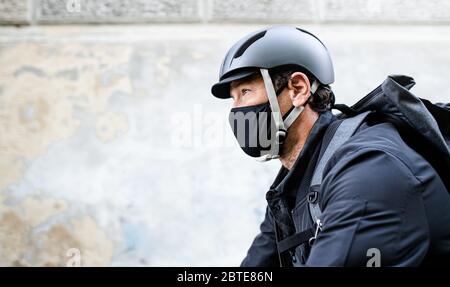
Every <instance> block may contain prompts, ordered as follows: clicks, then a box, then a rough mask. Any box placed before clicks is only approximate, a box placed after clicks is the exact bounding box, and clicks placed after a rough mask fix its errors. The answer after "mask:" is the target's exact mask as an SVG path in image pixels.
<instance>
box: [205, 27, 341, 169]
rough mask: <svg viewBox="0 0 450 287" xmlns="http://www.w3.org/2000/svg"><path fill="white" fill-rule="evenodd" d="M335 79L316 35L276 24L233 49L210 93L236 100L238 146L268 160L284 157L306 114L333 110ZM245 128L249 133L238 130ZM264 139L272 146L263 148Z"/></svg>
mask: <svg viewBox="0 0 450 287" xmlns="http://www.w3.org/2000/svg"><path fill="white" fill-rule="evenodd" d="M333 81H334V71H333V65H332V62H331V58H330V55H329V54H328V50H327V49H326V47H325V46H324V44H323V43H322V42H321V41H320V40H319V39H318V38H317V37H315V36H314V35H313V34H311V33H309V32H307V31H305V30H302V29H299V28H296V27H291V26H275V27H271V28H268V29H262V30H259V31H256V32H254V33H251V34H249V35H247V36H246V37H244V38H243V39H241V40H239V41H238V42H237V43H236V44H235V45H233V47H231V49H230V50H229V51H228V53H227V55H226V56H225V58H224V60H223V63H222V66H221V69H220V75H219V82H218V83H216V84H215V85H213V87H212V89H211V92H212V94H213V95H214V96H216V97H218V98H230V97H231V98H233V108H232V110H231V112H230V124H231V126H232V129H233V132H234V134H235V136H236V138H237V139H238V142H239V143H240V144H241V147H242V148H243V150H244V151H245V152H246V153H247V154H248V155H250V156H253V157H260V156H264V158H265V159H266V160H268V159H272V158H276V157H278V156H279V155H280V151H281V147H282V145H283V144H284V140H285V139H286V136H287V132H288V129H289V127H291V126H292V125H293V124H294V123H295V122H296V121H297V122H298V120H297V119H298V118H299V117H300V115H301V114H302V113H303V115H304V114H305V113H304V111H306V113H307V114H311V115H310V118H317V114H318V113H320V112H323V111H326V110H328V109H330V108H331V106H332V104H333V102H334V96H333V94H332V92H331V89H330V88H329V86H328V85H329V84H331V83H332V82H333ZM267 114H269V116H267ZM236 115H238V116H237V117H236ZM303 117H304V116H302V117H300V118H303ZM242 128H245V129H247V130H246V131H245V132H239V131H240V130H242ZM266 135H269V137H268V138H269V139H267V137H266V140H265V143H267V142H269V145H268V146H263V145H262V144H260V143H261V141H260V139H261V138H262V136H266ZM255 142H256V143H257V144H256V145H254V144H253V145H252V143H255Z"/></svg>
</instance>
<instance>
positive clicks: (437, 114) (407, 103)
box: [277, 75, 450, 255]
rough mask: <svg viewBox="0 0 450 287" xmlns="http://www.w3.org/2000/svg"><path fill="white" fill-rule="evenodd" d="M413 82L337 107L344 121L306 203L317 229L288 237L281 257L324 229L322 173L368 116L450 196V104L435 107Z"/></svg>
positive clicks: (398, 82)
mask: <svg viewBox="0 0 450 287" xmlns="http://www.w3.org/2000/svg"><path fill="white" fill-rule="evenodd" d="M414 84H415V82H414V79H413V78H411V77H408V76H403V75H391V76H388V78H387V79H386V80H385V81H384V82H383V83H382V84H381V85H379V86H378V87H377V88H375V89H374V90H373V91H372V92H370V93H369V94H368V95H367V96H365V97H364V98H362V99H361V100H359V101H358V102H357V103H356V104H354V105H352V106H351V107H348V106H347V105H343V104H336V105H334V108H335V109H338V110H339V111H341V112H342V113H341V114H338V115H337V118H338V119H343V120H342V121H341V123H340V124H339V126H338V127H337V129H336V131H335V132H334V135H333V136H332V137H329V139H328V142H324V143H323V144H324V145H325V146H326V148H325V151H324V153H323V154H322V157H321V158H320V159H319V161H318V163H317V165H316V167H315V170H314V174H313V177H312V180H311V184H310V192H309V193H308V196H307V200H308V203H309V211H310V214H311V218H312V219H313V222H314V227H313V228H310V229H307V230H304V231H302V232H299V233H296V234H294V235H292V236H289V237H287V238H285V239H283V240H281V241H280V242H278V243H277V246H278V252H279V253H280V255H281V254H282V253H284V252H286V251H288V250H292V249H293V248H295V247H297V246H299V245H301V244H304V243H307V242H309V244H310V245H312V244H313V242H314V240H315V238H316V237H317V234H318V232H319V231H320V229H321V221H320V215H321V213H322V212H321V210H320V207H319V202H318V198H319V196H318V192H319V190H320V184H321V183H322V173H323V169H324V167H325V165H326V163H327V162H328V160H329V159H330V157H331V156H332V155H333V153H334V152H335V151H336V150H337V149H338V148H339V147H340V146H341V145H342V144H343V143H344V142H345V141H347V140H348V139H349V138H350V137H351V136H352V135H353V133H354V132H355V130H356V129H357V128H358V127H359V125H360V124H361V123H362V122H363V121H364V120H365V119H366V117H367V116H368V115H369V114H375V115H376V117H377V118H378V119H380V120H382V121H388V122H390V123H392V124H393V125H394V126H395V127H396V129H397V130H398V131H399V134H400V136H401V137H402V139H403V140H404V141H405V142H406V144H408V145H409V146H410V147H412V148H413V149H414V150H415V151H417V152H418V153H419V154H420V155H422V156H423V157H424V158H425V159H426V160H427V161H428V162H429V163H430V164H431V165H432V166H433V167H434V169H435V170H436V171H437V173H438V174H439V176H440V178H441V180H442V181H443V182H444V185H445V187H446V189H447V191H449V192H450V104H448V103H447V104H441V103H437V104H432V103H431V102H430V101H428V100H426V99H421V98H418V97H416V96H414V95H413V94H412V93H411V92H409V89H411V88H412V87H413V86H414Z"/></svg>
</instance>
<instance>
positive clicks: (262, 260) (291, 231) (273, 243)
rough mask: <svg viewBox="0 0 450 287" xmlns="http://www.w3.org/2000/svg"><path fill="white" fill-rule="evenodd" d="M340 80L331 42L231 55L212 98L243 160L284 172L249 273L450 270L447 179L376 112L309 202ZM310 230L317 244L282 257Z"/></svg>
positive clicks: (298, 42)
mask: <svg viewBox="0 0 450 287" xmlns="http://www.w3.org/2000/svg"><path fill="white" fill-rule="evenodd" d="M355 76H356V75H355ZM333 82H334V71H333V65H332V62H331V57H330V55H329V53H328V50H327V49H326V47H325V46H324V44H323V43H322V42H321V41H320V40H319V39H318V38H317V37H316V36H314V35H313V34H311V33H309V32H307V31H305V30H302V29H299V28H295V27H290V26H276V27H271V28H268V29H262V30H259V31H256V32H254V33H251V34H250V35H247V36H246V37H244V38H243V39H241V40H239V41H238V42H237V43H236V44H235V45H233V47H231V49H230V50H229V51H228V53H227V55H226V56H225V59H224V61H223V63H222V66H221V70H220V81H219V82H218V83H216V84H215V85H214V86H213V87H212V94H213V95H214V96H216V97H218V98H232V109H231V112H230V124H231V127H232V129H233V132H234V134H235V136H236V138H237V140H238V142H239V143H240V146H241V147H242V149H243V151H244V152H245V153H247V154H248V155H250V156H252V157H258V158H260V159H262V160H270V159H274V158H278V159H279V160H280V161H281V163H282V165H283V166H282V168H281V170H280V171H279V174H278V176H277V177H276V179H275V181H274V183H273V184H272V186H271V187H270V190H269V191H268V192H267V194H266V199H267V202H268V206H267V209H266V214H265V218H264V221H263V222H262V224H261V226H260V230H261V232H260V233H259V234H258V235H257V236H256V238H255V240H254V241H253V244H252V246H251V247H250V249H249V250H248V254H247V256H246V258H245V259H244V260H243V262H242V264H241V265H242V266H278V265H280V264H281V265H282V266H291V265H293V266H366V265H374V266H379V265H381V266H419V265H426V264H442V263H443V262H448V261H444V260H443V259H444V258H447V256H448V255H449V254H450V196H449V195H448V192H447V190H446V188H445V186H444V184H443V181H442V180H441V178H440V177H439V175H438V174H437V173H436V171H435V170H434V169H433V167H432V166H431V165H430V164H429V163H428V162H427V161H426V160H425V159H424V158H423V157H422V156H421V155H419V154H418V153H417V152H416V151H414V150H413V149H412V148H410V147H409V146H408V145H407V144H406V143H405V142H404V141H403V140H402V138H401V137H400V135H399V133H398V131H397V130H396V129H395V127H394V126H393V125H392V124H391V123H389V122H385V121H382V120H380V119H378V118H377V116H376V115H375V114H372V115H369V116H367V118H366V119H365V120H364V121H363V122H362V123H361V124H360V125H359V126H358V128H357V129H356V131H355V132H354V134H353V136H352V137H351V138H350V139H349V140H347V141H346V142H345V143H344V144H343V145H342V146H340V147H339V148H338V149H337V150H336V151H335V152H334V153H333V154H332V156H331V158H330V159H329V161H328V162H327V164H326V165H325V167H324V169H323V180H322V183H321V185H320V190H319V191H318V192H315V193H313V194H314V195H315V198H314V199H311V197H310V195H311V194H312V193H311V190H310V189H311V188H310V184H311V179H312V177H313V175H314V171H315V169H316V166H317V164H318V161H319V159H320V158H321V157H322V156H323V153H324V150H325V148H326V146H325V143H324V142H325V139H329V138H330V137H331V136H333V132H336V129H337V127H338V126H339V124H340V123H341V122H342V120H340V119H337V117H336V116H334V115H333V114H332V113H331V108H332V107H333V104H334V95H333V92H332V90H331V88H330V86H329V85H330V84H331V83H333ZM316 200H317V202H318V203H319V206H320V209H321V212H322V213H321V214H320V216H319V217H317V218H316V219H317V221H316V220H314V221H313V218H312V216H311V210H310V208H311V207H310V204H309V203H311V202H314V201H316ZM311 228H313V230H315V232H314V234H313V235H311V236H310V238H309V240H307V241H305V240H303V241H302V244H299V246H295V247H294V248H291V249H289V250H287V251H284V250H282V249H283V248H281V247H280V246H281V245H282V244H281V242H282V241H284V243H285V242H286V239H288V240H287V241H289V240H290V239H289V238H290V237H292V235H295V234H298V233H301V232H302V231H304V230H308V229H311ZM372 257H374V258H372ZM375 257H376V258H375ZM371 259H376V261H379V262H375V263H373V262H374V261H371ZM368 262H370V264H369V263H368ZM447 264H448V263H447Z"/></svg>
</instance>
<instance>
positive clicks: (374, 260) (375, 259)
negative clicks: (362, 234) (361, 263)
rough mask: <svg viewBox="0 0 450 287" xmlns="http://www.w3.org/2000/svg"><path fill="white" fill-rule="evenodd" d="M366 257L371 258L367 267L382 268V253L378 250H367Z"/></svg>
mask: <svg viewBox="0 0 450 287" xmlns="http://www.w3.org/2000/svg"><path fill="white" fill-rule="evenodd" d="M366 256H367V257H369V260H368V261H367V264H366V267H380V266H381V252H380V249H378V248H370V249H368V250H367V253H366Z"/></svg>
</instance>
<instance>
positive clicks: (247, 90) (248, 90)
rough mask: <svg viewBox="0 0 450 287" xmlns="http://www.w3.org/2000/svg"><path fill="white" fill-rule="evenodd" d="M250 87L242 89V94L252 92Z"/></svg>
mask: <svg viewBox="0 0 450 287" xmlns="http://www.w3.org/2000/svg"><path fill="white" fill-rule="evenodd" d="M250 91H251V90H250V89H242V90H241V94H242V95H243V96H244V95H245V94H246V93H248V92H250Z"/></svg>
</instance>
